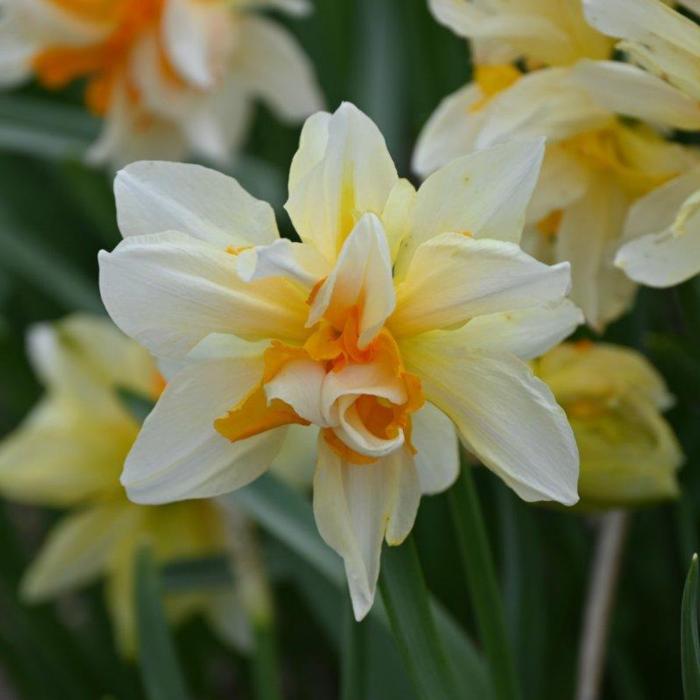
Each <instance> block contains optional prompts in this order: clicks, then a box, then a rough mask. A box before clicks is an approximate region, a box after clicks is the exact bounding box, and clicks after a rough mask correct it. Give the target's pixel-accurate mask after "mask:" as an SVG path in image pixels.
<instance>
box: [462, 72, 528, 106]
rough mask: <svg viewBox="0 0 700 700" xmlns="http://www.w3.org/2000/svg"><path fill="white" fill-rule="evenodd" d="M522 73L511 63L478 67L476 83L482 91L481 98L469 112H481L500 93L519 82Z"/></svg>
mask: <svg viewBox="0 0 700 700" xmlns="http://www.w3.org/2000/svg"><path fill="white" fill-rule="evenodd" d="M521 76H522V73H521V72H520V71H519V70H518V69H517V68H516V67H515V66H513V65H511V64H510V63H504V64H502V65H498V66H477V67H476V69H475V70H474V82H475V83H476V84H477V85H478V86H479V89H480V90H481V98H480V99H478V100H477V101H476V102H474V103H472V105H471V106H470V107H469V112H471V113H473V112H479V111H480V110H482V109H483V108H484V107H486V105H487V104H488V103H489V102H491V100H492V99H493V98H494V97H495V96H496V95H497V94H498V93H499V92H503V90H506V89H507V88H509V87H510V86H511V85H513V83H515V82H517V81H518V80H519V78H520V77H521Z"/></svg>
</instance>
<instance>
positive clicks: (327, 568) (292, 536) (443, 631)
mask: <svg viewBox="0 0 700 700" xmlns="http://www.w3.org/2000/svg"><path fill="white" fill-rule="evenodd" d="M230 498H231V500H232V501H233V503H235V504H236V505H237V506H239V507H240V508H242V509H243V510H244V511H246V512H247V513H248V515H250V516H251V517H252V518H253V519H255V520H256V521H257V522H258V523H259V524H260V525H261V526H262V527H263V528H265V529H266V530H267V531H268V532H270V533H271V534H272V535H273V536H274V537H276V538H277V539H278V540H279V541H280V542H283V543H284V544H285V545H287V546H288V547H289V548H290V549H292V550H293V551H294V552H295V553H296V554H298V555H300V556H301V557H302V558H303V559H304V560H305V561H306V562H307V563H308V564H310V565H311V566H312V567H313V568H314V569H316V571H318V572H319V573H320V574H321V575H322V576H323V577H324V578H325V579H327V580H328V581H330V582H331V583H333V585H334V586H336V587H337V588H339V589H343V590H345V588H346V583H345V575H344V573H343V568H342V565H341V562H340V559H339V558H338V556H337V555H336V554H335V553H334V552H333V550H331V549H330V548H329V547H328V546H327V545H326V544H325V543H324V542H323V540H322V539H321V537H320V535H319V534H318V530H317V529H316V524H315V522H314V517H313V513H312V511H311V506H310V504H309V503H308V502H307V501H306V500H305V499H304V498H303V496H301V495H300V494H299V493H297V492H296V491H294V490H293V489H292V488H291V487H290V486H288V485H286V484H284V483H283V482H282V481H281V480H279V479H277V478H276V477H274V476H273V475H272V474H266V475H264V476H262V477H260V478H259V479H257V480H256V481H254V482H253V483H252V484H250V485H249V486H247V487H246V488H244V489H241V490H240V491H237V492H236V493H234V494H233V495H232V496H230ZM430 606H431V609H432V612H433V615H434V616H435V621H436V625H437V627H438V631H439V634H440V636H441V637H442V639H443V640H444V642H445V644H446V647H447V648H446V652H447V655H448V657H449V659H450V661H451V663H452V665H453V667H454V669H455V673H456V675H457V683H458V685H459V690H460V698H461V699H462V700H488V698H491V697H492V690H491V684H490V682H489V680H488V676H487V674H486V670H485V667H484V664H483V661H482V659H481V657H480V655H479V653H478V652H477V650H476V648H475V647H474V644H473V643H472V642H471V640H470V639H469V638H468V637H467V636H466V634H465V633H464V632H463V631H462V630H461V629H460V627H459V625H457V623H456V622H455V621H454V619H453V618H452V616H451V615H450V614H449V613H448V612H447V611H446V610H445V609H444V608H442V606H441V605H440V604H439V603H438V602H437V601H436V600H434V599H433V598H432V597H431V598H430ZM370 616H371V617H372V618H374V619H376V620H378V621H379V622H380V623H381V624H383V625H385V626H386V625H388V619H387V617H386V611H385V610H384V608H383V606H382V605H381V601H380V600H377V601H375V604H374V607H373V608H372V611H371V613H370Z"/></svg>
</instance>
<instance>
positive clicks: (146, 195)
mask: <svg viewBox="0 0 700 700" xmlns="http://www.w3.org/2000/svg"><path fill="white" fill-rule="evenodd" d="M114 193H115V196H116V199H117V219H118V222H119V230H120V231H121V232H122V235H123V236H125V237H126V236H139V235H143V234H149V233H160V232H161V231H180V232H182V233H188V234H190V235H191V236H193V237H195V238H199V239H201V240H203V241H208V242H209V243H213V244H214V245H216V246H217V247H220V248H226V247H227V246H229V245H233V246H240V245H246V244H252V245H263V244H265V243H272V242H273V241H275V240H277V238H278V237H279V234H278V232H277V225H276V223H275V213H274V211H273V210H272V207H271V206H270V205H269V204H267V203H266V202H261V201H260V200H258V199H255V197H252V196H251V195H249V194H248V193H247V192H246V191H245V190H244V189H243V188H242V187H241V186H240V185H239V184H238V183H237V182H236V181H235V180H234V179H233V178H231V177H228V176H226V175H222V174H221V173H219V172H216V171H215V170H210V169H209V168H204V167H202V166H201V165H191V164H185V163H166V162H159V161H142V162H139V163H132V164H131V165H128V166H127V167H126V168H124V169H123V170H121V171H119V173H118V174H117V178H116V180H115V183H114Z"/></svg>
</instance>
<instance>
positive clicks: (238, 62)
mask: <svg viewBox="0 0 700 700" xmlns="http://www.w3.org/2000/svg"><path fill="white" fill-rule="evenodd" d="M265 6H267V7H276V8H278V9H282V10H286V11H290V12H296V13H299V12H303V11H305V10H306V9H308V7H307V4H306V2H305V0H251V1H248V2H245V1H244V0H234V2H231V0H207V1H206V2H202V0H100V1H99V2H98V1H97V0H3V2H2V17H1V18H0V85H5V86H12V85H16V84H18V83H21V82H24V81H26V80H27V79H28V78H29V77H31V76H35V77H36V78H37V79H38V81H39V82H40V83H41V84H42V85H44V86H45V87H48V88H52V89H55V88H60V87H63V86H65V85H67V84H68V83H70V82H72V81H74V80H77V79H83V80H85V81H86V88H85V102H86V104H87V106H88V108H89V109H90V110H91V111H92V112H93V113H95V114H97V115H99V116H103V117H105V119H106V122H105V126H104V128H103V131H102V134H101V136H100V138H99V139H98V141H97V142H96V143H95V144H94V145H93V147H92V149H91V150H90V152H89V154H88V157H89V158H90V159H92V160H94V161H97V162H103V161H108V162H113V163H117V164H120V163H128V162H130V161H132V160H135V159H137V158H144V157H146V158H147V157H159V158H173V159H174V158H179V157H182V156H183V155H186V154H187V153H188V152H190V151H193V152H195V153H197V154H199V155H202V156H204V157H206V158H209V159H212V160H215V161H217V162H226V161H227V160H228V158H229V157H230V155H231V150H232V149H233V148H235V147H236V145H237V144H238V143H239V142H240V140H241V138H242V136H243V132H244V130H245V127H246V124H247V122H248V120H249V114H250V111H251V102H252V100H253V99H255V98H261V99H263V100H264V101H265V102H267V103H268V104H269V105H270V106H271V107H272V108H273V109H274V110H275V111H276V112H277V113H278V114H279V115H280V117H282V118H284V119H287V120H292V121H298V120H301V119H303V118H304V117H306V116H308V115H309V114H311V113H312V112H314V111H315V110H317V109H319V108H320V106H321V104H320V103H321V100H320V97H319V93H318V89H317V87H316V83H315V80H314V77H313V72H312V68H311V65H310V63H309V61H308V60H307V58H306V56H305V55H304V54H303V53H302V51H301V49H300V48H299V47H298V46H297V44H296V42H295V41H294V40H293V38H292V37H291V36H290V35H289V34H288V33H287V32H286V31H285V30H284V29H283V28H281V27H280V26H279V25H277V24H276V23H274V22H272V21H270V20H268V19H266V18H264V17H261V16H257V15H255V14H253V13H251V12H249V10H250V9H252V8H254V7H265Z"/></svg>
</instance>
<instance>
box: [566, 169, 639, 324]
mask: <svg viewBox="0 0 700 700" xmlns="http://www.w3.org/2000/svg"><path fill="white" fill-rule="evenodd" d="M627 205H628V200H627V197H626V196H625V195H624V194H623V193H622V192H621V190H620V189H619V187H618V186H617V185H616V184H615V183H614V182H613V181H612V179H611V178H608V177H606V176H604V175H600V174H598V175H597V176H596V177H595V178H592V179H591V183H590V185H589V188H588V192H587V193H586V194H585V195H584V196H583V197H581V199H579V200H578V201H576V202H574V203H573V204H572V205H571V206H569V207H567V209H566V210H565V211H564V215H563V217H562V220H561V224H560V225H559V229H558V232H557V239H556V255H557V259H559V260H568V261H570V262H571V283H572V285H571V295H570V296H571V300H572V301H573V302H574V303H576V304H577V305H578V306H580V307H581V309H582V310H583V313H584V314H585V316H586V321H587V322H588V324H589V325H590V326H591V327H592V328H594V329H595V330H597V331H602V330H603V329H604V328H605V326H606V325H607V324H608V323H610V322H611V321H613V320H614V319H616V318H618V317H619V316H620V315H621V314H623V313H624V312H625V311H626V310H627V309H628V308H629V307H630V306H631V304H632V301H633V299H634V294H635V290H636V287H635V285H634V284H632V283H631V282H630V281H629V280H628V279H626V278H625V276H624V275H623V274H622V273H621V272H620V270H617V269H616V268H615V267H614V265H613V258H614V255H615V251H616V250H617V247H618V245H619V242H620V236H621V234H622V227H623V224H624V220H625V214H626V213H627Z"/></svg>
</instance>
